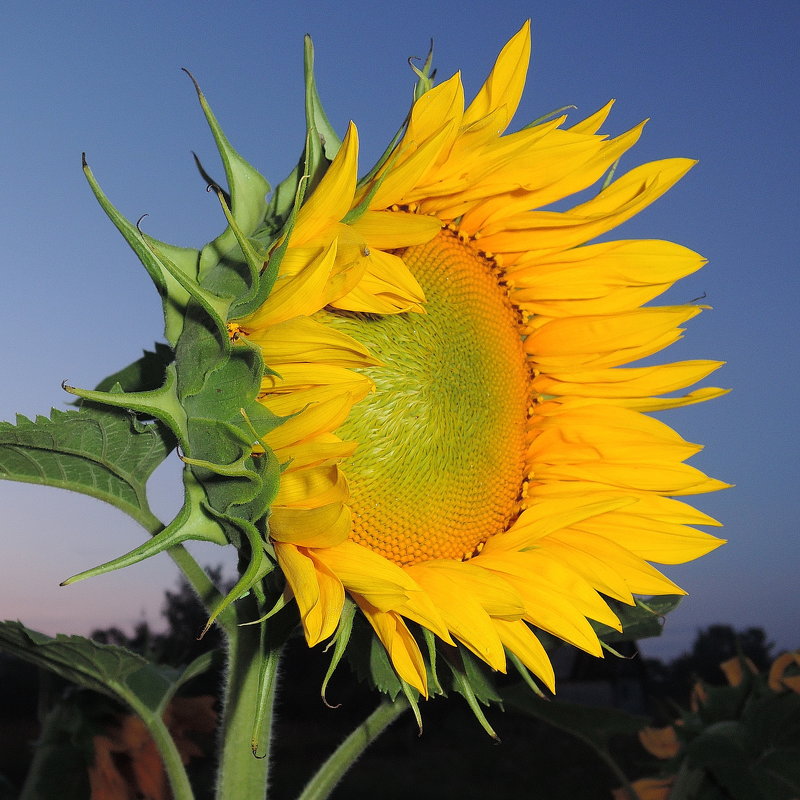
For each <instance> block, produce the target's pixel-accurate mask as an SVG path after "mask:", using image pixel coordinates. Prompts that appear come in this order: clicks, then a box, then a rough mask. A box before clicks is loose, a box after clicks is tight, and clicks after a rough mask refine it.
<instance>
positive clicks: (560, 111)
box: [522, 105, 578, 131]
mask: <svg viewBox="0 0 800 800" xmlns="http://www.w3.org/2000/svg"><path fill="white" fill-rule="evenodd" d="M577 108H578V106H572V105H570V106H561V108H555V109H553V110H552V111H550V112H548V113H547V114H542V116H541V117H536V119H535V120H533V121H532V122H529V123H528V124H527V125H526V126H525V127H524V128H522V130H524V131H526V130H528V128H535V127H536V126H537V125H541V124H542V123H544V122H550V121H552V120H554V119H557V118H558V117H561V116H563V115H564V114H566V113H567V111H576V110H577Z"/></svg>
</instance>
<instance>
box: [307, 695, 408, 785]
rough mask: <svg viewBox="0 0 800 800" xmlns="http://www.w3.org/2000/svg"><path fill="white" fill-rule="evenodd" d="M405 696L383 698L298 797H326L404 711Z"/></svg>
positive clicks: (406, 706) (405, 707) (405, 705)
mask: <svg viewBox="0 0 800 800" xmlns="http://www.w3.org/2000/svg"><path fill="white" fill-rule="evenodd" d="M407 709H408V703H406V702H405V700H395V702H393V703H392V702H389V701H388V700H387V701H384V702H382V703H381V704H380V705H379V706H378V707H377V708H376V709H375V710H374V711H373V712H372V713H371V714H370V715H369V716H368V717H367V718H366V719H365V720H364V721H363V722H362V723H361V724H360V725H359V726H358V727H357V728H356V729H355V730H354V731H353V732H352V733H351V734H350V735H349V736H348V737H347V738H346V739H345V740H344V741H343V742H342V743H341V744H340V745H339V747H337V748H336V750H334V751H333V753H332V754H331V755H330V756H329V758H328V760H327V761H326V762H325V763H324V764H323V765H322V766H321V767H320V768H319V770H317V773H316V775H314V777H313V778H312V779H311V781H310V782H309V783H308V785H307V786H306V788H305V789H303V793H302V794H301V795H300V796H299V797H298V800H325V798H327V797H328V796H329V795H330V793H331V792H332V791H333V790H334V788H335V787H336V784H337V783H339V781H340V780H341V779H342V777H343V776H344V774H345V772H347V770H349V769H350V767H352V766H353V764H354V763H355V761H356V759H357V758H358V757H359V756H360V755H361V754H362V753H363V752H364V750H366V749H367V747H369V745H371V744H372V742H374V741H375V739H377V738H378V737H379V736H380V735H381V734H382V733H383V732H384V731H385V730H386V728H388V727H389V725H391V724H392V722H394V721H395V720H396V719H397V718H398V717H399V716H400V715H401V714H402V713H403V712H404V711H406V710H407Z"/></svg>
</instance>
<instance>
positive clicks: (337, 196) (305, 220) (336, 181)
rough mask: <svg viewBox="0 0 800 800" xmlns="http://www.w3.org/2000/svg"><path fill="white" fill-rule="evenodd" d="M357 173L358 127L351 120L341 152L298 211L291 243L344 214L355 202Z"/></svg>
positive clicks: (300, 240) (314, 234) (315, 232)
mask: <svg viewBox="0 0 800 800" xmlns="http://www.w3.org/2000/svg"><path fill="white" fill-rule="evenodd" d="M357 175H358V131H357V130H356V126H355V125H354V124H353V123H352V122H351V123H350V124H349V126H348V128H347V133H346V134H345V137H344V140H343V141H342V146H341V147H340V148H339V152H338V153H337V154H336V157H335V158H334V159H333V162H332V163H331V165H330V167H328V170H327V172H326V173H325V174H324V175H323V176H322V179H321V180H320V182H319V183H318V184H317V187H316V188H315V189H314V191H313V192H312V194H311V196H310V197H309V198H307V199H306V200H305V202H304V203H303V205H302V206H301V207H300V211H299V212H298V213H297V220H296V221H295V226H294V231H293V232H292V238H291V240H290V245H292V246H297V245H301V244H303V243H304V242H306V241H308V240H309V239H310V238H311V237H312V236H316V235H318V234H319V232H320V231H324V230H325V228H327V227H328V226H330V225H332V224H334V223H337V222H339V221H340V220H341V219H343V218H344V216H345V215H346V214H347V212H348V211H350V206H351V204H352V202H353V195H354V193H355V189H356V180H357Z"/></svg>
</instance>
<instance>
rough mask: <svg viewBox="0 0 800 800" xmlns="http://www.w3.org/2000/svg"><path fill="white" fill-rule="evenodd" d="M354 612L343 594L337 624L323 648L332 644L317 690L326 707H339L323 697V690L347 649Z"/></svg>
mask: <svg viewBox="0 0 800 800" xmlns="http://www.w3.org/2000/svg"><path fill="white" fill-rule="evenodd" d="M355 613H356V604H355V603H354V602H353V601H352V600H351V599H350V598H349V597H348V596H347V595H345V598H344V605H343V606H342V613H341V615H340V616H339V624H338V625H337V626H336V631H335V633H334V634H333V637H332V638H331V641H330V643H329V644H328V645H327V647H326V648H325V649H326V650H327V649H328V648H329V647H330V646H331V645H333V655H332V656H331V662H330V664H328V669H327V671H326V673H325V677H324V678H323V679H322V686H321V687H320V690H319V693H320V695H321V696H322V702H323V703H325V705H326V706H328V708H338V707H339V706H338V705H335V706H332V705H331V704H330V703H329V702H328V699H327V697H325V692H326V691H327V689H328V683H329V682H330V680H331V678H332V677H333V673H334V671H335V670H336V667H338V666H339V662H340V661H341V660H342V656H343V655H344V654H345V650H346V649H347V644H348V642H349V641H350V634H351V633H352V632H353V618H354V617H355Z"/></svg>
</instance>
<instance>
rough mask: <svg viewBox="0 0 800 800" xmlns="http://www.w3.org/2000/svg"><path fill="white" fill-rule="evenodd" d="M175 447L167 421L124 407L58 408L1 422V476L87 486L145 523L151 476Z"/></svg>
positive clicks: (88, 490) (94, 494)
mask: <svg viewBox="0 0 800 800" xmlns="http://www.w3.org/2000/svg"><path fill="white" fill-rule="evenodd" d="M174 447H175V440H174V438H173V437H172V435H171V434H170V433H169V431H168V430H167V429H166V427H165V426H163V425H161V424H160V423H149V424H143V423H141V422H139V421H138V420H137V419H136V417H135V416H134V415H133V414H131V413H130V412H128V411H126V410H125V409H120V408H116V409H111V408H102V407H99V406H96V405H93V404H85V405H84V406H83V407H82V408H81V410H80V411H58V410H56V409H53V411H52V412H51V415H50V418H49V419H48V418H46V417H37V418H36V420H35V421H31V420H29V419H27V418H26V417H23V416H18V417H17V423H16V425H12V424H11V423H9V422H2V423H0V478H4V479H6V480H16V481H23V482H25V483H38V484H42V485H46V486H56V487H58V488H61V489H71V490H72V491H76V492H82V493H83V494H88V495H91V496H92V497H96V498H98V499H99V500H104V501H105V502H107V503H111V504H112V505H115V506H116V507H117V508H119V509H121V510H122V511H124V512H125V513H126V514H130V515H131V516H132V517H133V518H134V519H136V520H137V521H139V522H140V523H142V524H144V523H143V520H144V519H145V518H146V517H149V516H151V515H150V510H149V507H148V504H147V496H146V484H147V479H148V478H149V477H150V474H151V473H152V472H153V470H154V469H155V468H156V467H157V466H158V465H159V464H160V463H161V462H162V461H163V460H164V459H165V458H166V457H167V455H168V454H169V453H170V451H171V450H172V449H173V448H174Z"/></svg>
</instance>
